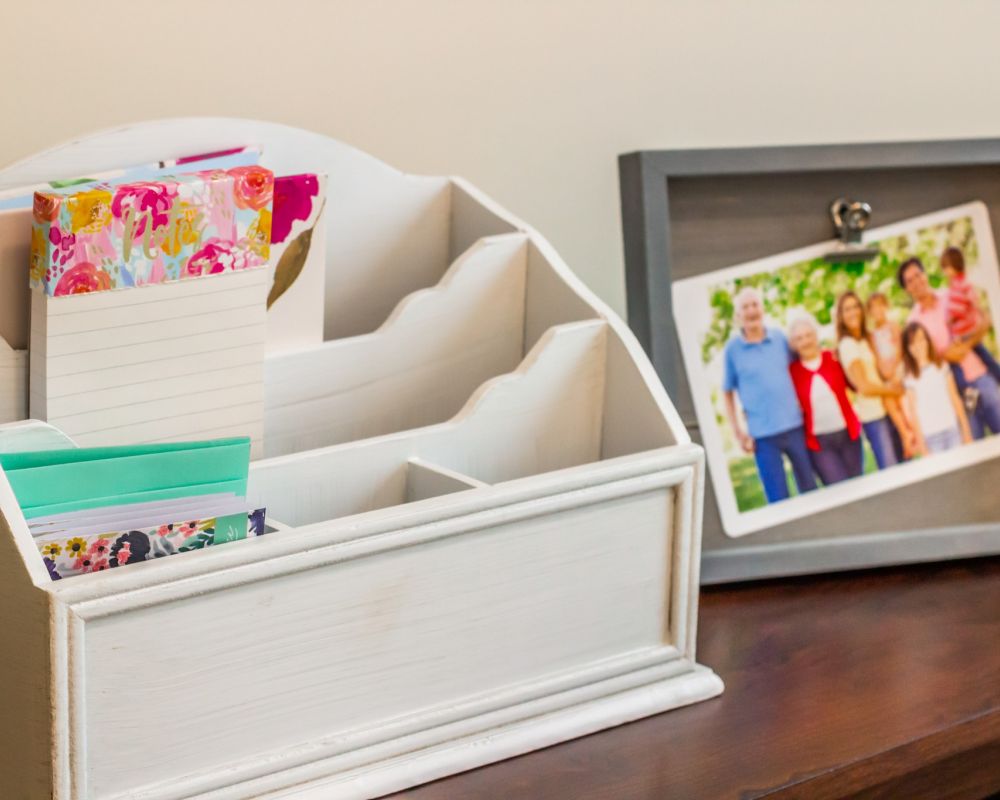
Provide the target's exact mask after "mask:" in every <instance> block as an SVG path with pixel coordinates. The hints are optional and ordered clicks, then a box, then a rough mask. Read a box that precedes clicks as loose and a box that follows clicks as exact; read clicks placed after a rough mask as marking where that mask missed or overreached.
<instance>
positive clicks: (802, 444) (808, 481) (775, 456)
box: [754, 425, 816, 503]
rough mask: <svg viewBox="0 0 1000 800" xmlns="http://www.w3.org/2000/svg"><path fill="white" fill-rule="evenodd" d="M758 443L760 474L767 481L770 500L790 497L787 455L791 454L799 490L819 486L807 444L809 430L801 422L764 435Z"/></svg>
mask: <svg viewBox="0 0 1000 800" xmlns="http://www.w3.org/2000/svg"><path fill="white" fill-rule="evenodd" d="M754 442H755V449H754V460H755V461H756V462H757V474H758V475H760V482H761V483H762V484H764V494H765V495H766V496H767V502H769V503H776V502H777V501H779V500H785V499H787V498H788V480H787V479H786V478H785V461H784V458H783V457H787V458H788V460H789V461H790V462H791V464H792V474H793V475H794V476H795V485H796V486H797V487H798V489H799V493H802V492H808V491H811V490H812V489H815V488H816V478H815V477H814V476H813V471H812V463H811V462H810V460H809V450H808V448H807V447H806V432H805V428H803V427H802V426H801V425H800V426H799V427H797V428H792V429H791V430H787V431H782V432H781V433H776V434H774V435H773V436H761V437H759V438H757V439H755V440H754Z"/></svg>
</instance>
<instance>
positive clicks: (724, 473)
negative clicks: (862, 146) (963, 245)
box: [673, 201, 1000, 538]
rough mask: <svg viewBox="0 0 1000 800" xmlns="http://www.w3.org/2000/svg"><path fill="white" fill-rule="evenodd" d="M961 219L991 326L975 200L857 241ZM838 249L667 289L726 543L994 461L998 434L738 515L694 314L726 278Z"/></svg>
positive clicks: (982, 228) (987, 232)
mask: <svg viewBox="0 0 1000 800" xmlns="http://www.w3.org/2000/svg"><path fill="white" fill-rule="evenodd" d="M962 217H968V218H971V220H972V226H973V231H974V232H975V237H976V240H977V243H978V246H979V262H978V264H979V267H980V268H981V272H980V275H981V281H980V282H979V283H978V285H979V286H980V287H981V288H983V289H984V290H985V291H986V296H987V300H988V303H989V312H990V320H991V322H992V323H994V325H996V324H997V323H998V322H1000V267H998V263H997V252H996V247H995V245H994V241H993V230H992V228H991V225H990V217H989V210H988V209H987V207H986V204H985V203H983V202H982V201H974V202H971V203H965V204H963V205H959V206H952V207H951V208H946V209H942V210H941V211H935V212H933V213H930V214H923V215H921V216H918V217H910V218H908V219H905V220H901V221H899V222H895V223H893V224H891V225H885V226H882V227H879V228H873V229H871V230H869V231H866V232H865V235H864V237H863V242H873V241H880V240H882V239H885V238H888V237H891V236H898V235H900V234H904V233H910V232H912V231H914V230H916V229H920V228H927V227H930V226H933V225H940V224H943V223H947V222H952V221H954V220H956V219H960V218H962ZM837 245H838V242H837V241H836V240H828V241H825V242H821V243H819V244H815V245H810V246H808V247H803V248H799V249H796V250H789V251H786V252H784V253H778V254H776V255H773V256H768V257H766V258H761V259H757V260H755V261H750V262H747V263H744V264H739V265H736V266H733V267H727V268H725V269H721V270H716V271H714V272H709V273H705V274H704V275H698V276H696V277H693V278H686V279H684V280H680V281H677V282H676V283H674V284H673V311H674V319H675V321H676V325H677V331H678V338H679V342H680V348H681V353H682V355H683V358H684V365H685V368H686V371H687V375H688V382H689V385H690V387H691V395H692V399H693V401H694V407H695V414H696V416H697V418H698V425H699V428H700V429H701V436H702V443H703V446H704V448H705V452H706V459H707V462H708V471H709V476H710V478H711V480H712V486H713V488H714V489H715V497H716V502H717V503H718V506H719V514H720V517H721V518H722V527H723V530H724V531H725V533H726V534H727V535H728V536H730V537H732V538H738V537H741V536H745V535H747V534H749V533H755V532H757V531H760V530H763V529H765V528H769V527H772V526H775V525H781V524H783V523H786V522H792V521H794V520H797V519H801V518H802V517H806V516H810V515H813V514H818V513H821V512H823V511H827V510H829V509H832V508H837V507H838V506H841V505H844V504H845V503H850V502H853V501H856V500H861V499H864V498H867V497H873V496H875V495H879V494H884V493H886V492H889V491H892V490H893V489H898V488H901V487H903V486H908V485H909V484H912V483H917V482H919V481H923V480H927V479H929V478H932V477H934V476H937V475H942V474H944V473H947V472H954V471H955V470H958V469H964V468H966V467H969V466H972V465H974V464H978V463H981V462H983V461H988V460H990V459H993V458H996V457H997V456H1000V434H996V435H993V436H990V437H987V438H985V439H980V440H978V441H975V442H972V443H970V444H964V445H962V446H961V447H959V448H955V449H952V450H948V451H946V452H943V453H938V454H935V455H934V457H933V458H921V459H917V460H915V461H908V462H905V463H903V464H897V465H895V466H893V467H892V468H891V469H887V470H880V471H879V472H875V473H871V474H868V475H862V476H859V477H857V478H852V479H850V480H847V481H843V482H841V483H836V484H833V485H832V486H824V487H822V489H820V490H819V491H814V492H809V493H807V494H803V495H798V496H796V497H791V498H788V499H787V500H782V501H781V502H779V503H773V504H768V505H765V506H763V507H761V508H755V509H751V510H748V511H742V512H741V511H740V510H739V508H738V507H737V504H736V493H735V491H734V489H733V485H732V481H731V480H730V476H729V465H728V463H727V459H726V456H725V450H724V448H723V443H722V432H721V430H720V429H719V427H718V425H717V423H716V420H715V413H714V409H713V405H712V396H711V392H712V387H711V386H710V385H709V382H708V379H707V377H706V372H705V369H704V365H703V363H702V360H701V340H702V337H703V336H704V333H705V323H706V321H705V320H703V319H702V318H701V317H702V312H703V306H704V302H703V301H704V298H705V296H706V292H707V291H708V290H709V288H710V287H713V286H717V285H718V284H720V283H724V282H726V281H732V280H735V279H737V278H742V277H748V276H751V275H758V274H760V273H762V272H773V271H775V270H778V269H781V268H782V267H786V266H789V265H791V264H795V263H798V262H800V261H808V260H811V259H814V258H821V257H823V256H824V255H826V254H827V253H829V252H831V251H832V250H834V249H836V247H837ZM998 333H1000V330H998Z"/></svg>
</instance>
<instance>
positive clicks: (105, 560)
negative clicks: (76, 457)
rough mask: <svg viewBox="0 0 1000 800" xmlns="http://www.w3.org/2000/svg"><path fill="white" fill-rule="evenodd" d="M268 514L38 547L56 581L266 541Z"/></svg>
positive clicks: (257, 512)
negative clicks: (224, 546)
mask: <svg viewBox="0 0 1000 800" xmlns="http://www.w3.org/2000/svg"><path fill="white" fill-rule="evenodd" d="M266 530H267V528H266V526H265V525H264V509H263V508H258V509H256V510H255V511H251V512H250V513H249V514H230V515H229V516H225V517H217V518H216V517H213V518H211V519H202V520H190V521H187V522H175V523H172V524H165V525H158V526H155V527H149V528H139V529H136V530H129V531H116V532H114V533H102V534H94V535H92V536H73V537H70V538H67V539H58V540H54V539H53V538H52V537H46V541H45V542H44V543H43V542H39V543H38V551H39V553H41V555H42V560H43V561H44V562H45V567H46V569H48V571H49V575H50V576H51V578H52V580H56V581H57V580H60V579H62V578H69V577H72V576H74V575H83V574H85V573H88V572H103V571H104V570H107V569H114V568H116V567H122V566H125V565H126V564H135V563H137V562H139V561H151V560H152V559H154V558H162V557H164V556H172V555H174V554H175V553H186V552H188V551H190V550H201V549H203V548H205V547H213V546H214V545H218V544H225V543H226V542H235V541H238V540H240V539H248V538H250V537H253V536H263V535H264V533H265V532H266Z"/></svg>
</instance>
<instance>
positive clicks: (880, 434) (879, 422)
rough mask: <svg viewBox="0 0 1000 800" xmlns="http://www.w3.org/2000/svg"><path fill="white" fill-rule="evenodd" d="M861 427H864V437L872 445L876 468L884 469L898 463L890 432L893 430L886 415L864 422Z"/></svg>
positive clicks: (893, 427)
mask: <svg viewBox="0 0 1000 800" xmlns="http://www.w3.org/2000/svg"><path fill="white" fill-rule="evenodd" d="M862 427H863V428H864V429H865V438H866V439H867V440H868V444H870V445H871V447H872V453H873V454H874V455H875V463H876V464H878V468H879V469H885V468H886V467H892V466H895V465H896V464H898V463H899V458H898V457H897V456H896V446H895V442H894V441H893V438H892V432H893V431H894V430H895V426H894V425H893V424H892V421H891V420H890V419H889V418H888V417H882V418H881V419H874V420H872V421H871V422H864V423H862Z"/></svg>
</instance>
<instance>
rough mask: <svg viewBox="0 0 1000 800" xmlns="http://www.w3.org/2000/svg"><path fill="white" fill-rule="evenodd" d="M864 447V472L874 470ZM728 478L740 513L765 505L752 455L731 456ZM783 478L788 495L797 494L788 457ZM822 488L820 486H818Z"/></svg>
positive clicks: (873, 459) (871, 455)
mask: <svg viewBox="0 0 1000 800" xmlns="http://www.w3.org/2000/svg"><path fill="white" fill-rule="evenodd" d="M862 446H863V448H864V473H863V474H865V475H868V474H869V473H872V472H875V471H876V470H877V469H878V465H877V464H876V463H875V454H874V453H873V452H872V449H871V447H870V446H869V445H868V442H867V441H864V444H863V445H862ZM729 480H730V481H731V482H732V484H733V494H735V495H736V507H737V508H738V509H739V511H740V513H743V512H744V511H752V510H753V509H755V508H762V507H764V506H766V505H767V498H766V497H764V484H762V483H761V482H760V478H759V477H758V476H757V463H756V462H755V461H754V458H753V456H743V457H742V458H733V459H730V461H729ZM785 480H786V481H787V482H788V490H789V497H795V496H796V495H798V489H797V488H796V486H795V478H794V477H793V475H792V469H791V466H790V465H789V463H788V459H785ZM820 488H821V489H822V487H820Z"/></svg>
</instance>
